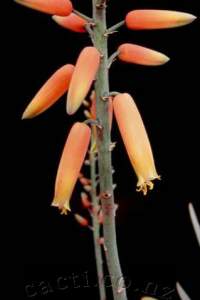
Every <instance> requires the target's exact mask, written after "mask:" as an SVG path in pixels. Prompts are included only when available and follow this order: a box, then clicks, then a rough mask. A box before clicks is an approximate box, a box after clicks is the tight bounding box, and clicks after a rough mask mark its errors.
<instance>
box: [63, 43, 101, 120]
mask: <svg viewBox="0 0 200 300" xmlns="http://www.w3.org/2000/svg"><path fill="white" fill-rule="evenodd" d="M99 64H100V53H99V51H98V50H97V49H96V48H95V47H85V48H84V49H83V50H82V51H81V53H80V55H79V57H78V60H77V63H76V66H75V70H74V73H73V76H72V80H71V82H70V86H69V92H68V95H67V113H68V114H69V115H72V114H74V113H75V112H76V111H77V110H78V108H79V107H80V105H81V103H82V102H83V100H84V98H85V96H86V95H87V93H88V91H89V89H90V87H91V85H92V82H93V80H94V79H95V77H96V73H97V71H98V68H99Z"/></svg>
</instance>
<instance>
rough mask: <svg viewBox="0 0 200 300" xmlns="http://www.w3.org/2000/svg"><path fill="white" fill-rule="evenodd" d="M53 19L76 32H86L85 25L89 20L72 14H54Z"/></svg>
mask: <svg viewBox="0 0 200 300" xmlns="http://www.w3.org/2000/svg"><path fill="white" fill-rule="evenodd" d="M52 19H53V20H54V21H55V22H56V23H57V24H58V25H60V26H62V27H64V28H66V29H69V30H71V31H75V32H86V29H85V25H86V24H87V21H86V20H84V19H83V18H81V17H79V16H77V15H75V14H73V13H72V14H70V15H69V16H66V17H62V16H56V15H55V16H53V17H52Z"/></svg>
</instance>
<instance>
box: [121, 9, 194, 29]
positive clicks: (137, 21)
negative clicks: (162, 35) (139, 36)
mask: <svg viewBox="0 0 200 300" xmlns="http://www.w3.org/2000/svg"><path fill="white" fill-rule="evenodd" d="M195 19H196V17H195V16H194V15H191V14H188V13H183V12H177V11H170V10H154V9H141V10H133V11H130V12H129V13H128V14H127V15H126V18H125V22H126V26H127V27H128V28H129V29H135V30H139V29H162V28H172V27H178V26H183V25H186V24H189V23H191V22H193V21H194V20H195Z"/></svg>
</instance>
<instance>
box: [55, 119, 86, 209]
mask: <svg viewBox="0 0 200 300" xmlns="http://www.w3.org/2000/svg"><path fill="white" fill-rule="evenodd" d="M90 136H91V130H90V127H89V126H88V125H86V124H84V123H79V122H77V123H75V124H74V125H73V127H72V129H71V131H70V133H69V136H68V138H67V141H66V143H65V147H64V150H63V153H62V156H61V160H60V163H59V167H58V172H57V176H56V182H55V194H54V200H53V203H52V205H53V206H56V207H58V208H59V209H61V210H62V213H67V210H70V206H69V201H70V198H71V195H72V192H73V189H74V186H75V184H76V181H77V179H78V176H79V172H80V169H81V166H82V164H83V162H84V159H85V156H86V152H87V149H88V145H89V142H90Z"/></svg>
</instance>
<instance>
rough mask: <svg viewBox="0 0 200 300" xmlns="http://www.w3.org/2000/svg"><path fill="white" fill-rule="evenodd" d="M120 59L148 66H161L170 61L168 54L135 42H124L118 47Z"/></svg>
mask: <svg viewBox="0 0 200 300" xmlns="http://www.w3.org/2000/svg"><path fill="white" fill-rule="evenodd" d="M118 52H119V54H118V57H119V59H120V60H122V61H124V62H128V63H135V64H140V65H146V66H159V65H163V64H165V63H166V62H168V61H169V57H167V56H166V55H164V54H162V53H160V52H157V51H154V50H151V49H148V48H145V47H141V46H138V45H135V44H122V45H121V46H119V48H118Z"/></svg>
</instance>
